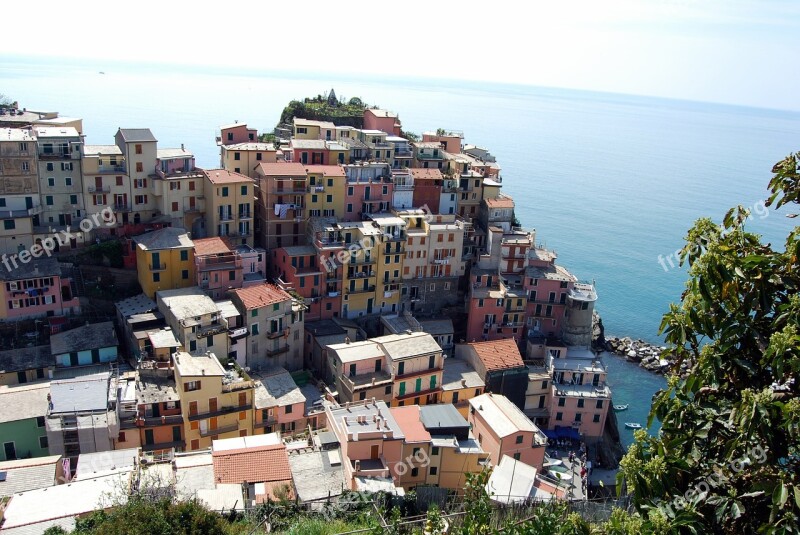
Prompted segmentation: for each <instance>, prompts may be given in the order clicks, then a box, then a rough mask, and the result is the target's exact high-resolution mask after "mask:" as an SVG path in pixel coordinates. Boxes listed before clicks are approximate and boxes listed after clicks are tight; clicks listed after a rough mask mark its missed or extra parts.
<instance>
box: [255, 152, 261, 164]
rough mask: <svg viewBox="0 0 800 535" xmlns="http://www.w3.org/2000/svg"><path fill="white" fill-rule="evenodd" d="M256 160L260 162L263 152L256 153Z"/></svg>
mask: <svg viewBox="0 0 800 535" xmlns="http://www.w3.org/2000/svg"><path fill="white" fill-rule="evenodd" d="M256 160H258V161H259V162H260V161H261V153H260V152H257V153H256Z"/></svg>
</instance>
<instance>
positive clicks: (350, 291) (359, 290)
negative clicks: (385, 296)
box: [347, 284, 375, 294]
mask: <svg viewBox="0 0 800 535" xmlns="http://www.w3.org/2000/svg"><path fill="white" fill-rule="evenodd" d="M374 291H375V285H374V284H373V285H370V286H367V287H366V288H364V287H363V286H362V287H361V288H348V289H347V293H348V294H365V293H371V292H374Z"/></svg>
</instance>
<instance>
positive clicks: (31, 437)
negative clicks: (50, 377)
mask: <svg viewBox="0 0 800 535" xmlns="http://www.w3.org/2000/svg"><path fill="white" fill-rule="evenodd" d="M49 396H50V383H49V382H46V381H42V382H38V383H32V384H28V385H11V386H8V385H4V386H0V442H2V446H3V449H2V450H0V461H13V460H14V459H24V458H28V457H44V456H45V455H49V449H48V443H47V431H46V429H45V416H46V415H47V410H48V397H49Z"/></svg>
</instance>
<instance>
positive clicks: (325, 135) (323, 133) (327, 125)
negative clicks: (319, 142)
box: [292, 117, 337, 140]
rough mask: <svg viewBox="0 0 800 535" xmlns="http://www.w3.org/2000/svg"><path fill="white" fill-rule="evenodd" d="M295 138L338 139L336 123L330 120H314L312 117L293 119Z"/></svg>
mask: <svg viewBox="0 0 800 535" xmlns="http://www.w3.org/2000/svg"><path fill="white" fill-rule="evenodd" d="M292 125H293V127H294V136H293V137H294V139H324V140H333V139H336V133H337V129H336V125H334V124H333V123H331V122H329V121H313V120H311V119H300V118H298V117H294V118H293V119H292Z"/></svg>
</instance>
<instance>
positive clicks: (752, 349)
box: [620, 153, 800, 533]
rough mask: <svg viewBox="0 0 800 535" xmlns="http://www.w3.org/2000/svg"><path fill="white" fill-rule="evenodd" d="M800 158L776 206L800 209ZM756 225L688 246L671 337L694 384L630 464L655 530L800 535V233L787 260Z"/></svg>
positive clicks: (661, 398)
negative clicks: (660, 526) (659, 525)
mask: <svg viewBox="0 0 800 535" xmlns="http://www.w3.org/2000/svg"><path fill="white" fill-rule="evenodd" d="M798 158H800V153H797V154H793V155H790V156H789V157H787V158H786V159H784V160H782V161H781V162H779V163H777V164H776V165H775V167H774V168H773V173H774V177H773V178H772V180H771V181H770V184H769V188H770V191H771V194H772V195H771V197H770V198H769V200H768V201H767V202H766V204H765V206H774V207H775V208H776V209H777V208H780V207H782V206H784V205H787V204H792V205H797V204H798V203H800V174H799V173H798ZM793 215H794V214H791V215H790V216H793ZM749 217H750V214H749V211H748V210H746V209H744V208H742V207H741V206H740V207H738V208H734V209H731V210H730V211H729V212H728V213H727V214H726V215H725V217H724V219H723V223H722V225H715V224H714V223H712V221H711V220H710V219H700V220H698V221H697V222H696V223H695V225H694V226H693V227H692V228H691V229H690V230H689V232H688V234H687V236H686V246H685V247H684V248H683V250H682V254H681V262H682V263H683V262H686V263H688V265H689V280H688V281H687V284H686V290H685V291H684V292H683V294H682V297H681V303H680V305H671V306H670V310H669V312H668V313H666V314H665V315H664V317H663V321H662V323H661V327H660V332H662V333H664V334H665V338H666V341H667V343H668V344H669V347H668V349H667V350H666V352H671V353H675V354H676V355H677V357H678V359H677V362H676V364H675V366H676V367H675V368H674V369H675V370H678V369H679V366H680V363H681V362H684V361H685V362H688V363H690V367H689V369H688V374H687V375H686V376H685V378H683V379H681V378H679V377H677V376H672V377H670V378H669V379H668V384H667V388H666V389H665V390H664V391H661V392H659V393H657V395H656V396H654V399H653V405H652V408H651V412H650V421H652V419H653V418H654V417H658V419H659V420H660V421H661V433H660V434H659V436H657V437H650V436H648V435H647V434H646V433H645V432H644V431H640V432H637V434H636V442H635V444H633V445H632V446H631V448H630V450H629V451H628V454H627V455H626V456H625V458H624V459H623V461H622V463H621V464H622V468H623V470H622V472H621V473H620V476H621V477H620V479H621V480H622V481H623V482H624V484H625V485H627V489H628V491H629V492H630V493H631V494H632V497H633V503H634V506H635V507H636V509H637V510H638V511H639V512H640V513H641V514H642V516H643V517H644V519H645V526H646V525H647V524H648V523H652V522H656V521H658V522H662V521H663V519H664V518H666V519H667V520H668V521H669V524H670V525H671V526H672V527H673V529H674V530H675V531H676V532H681V533H797V532H800V484H798V483H800V482H799V481H798V478H799V477H800V476H798V473H799V472H800V470H798V460H799V458H798V454H800V450H799V449H798V445H800V399H798V384H797V381H796V379H797V374H798V371H800V358H798V357H800V295H798V287H800V261H799V260H798V259H799V258H800V239H798V238H799V237H800V228H799V227H795V228H794V229H793V230H792V231H791V232H790V233H789V235H788V236H787V238H786V241H785V246H784V249H783V250H777V249H773V247H772V246H771V244H762V243H761V241H760V237H759V236H757V235H755V234H753V233H751V232H748V231H747V230H746V228H745V227H746V223H747V221H748V219H749ZM644 531H645V532H646V531H647V529H644Z"/></svg>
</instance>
